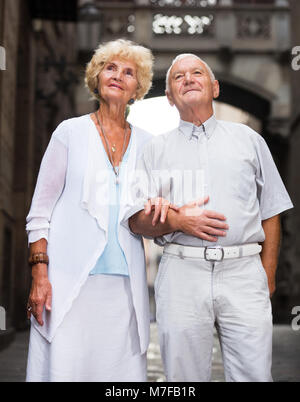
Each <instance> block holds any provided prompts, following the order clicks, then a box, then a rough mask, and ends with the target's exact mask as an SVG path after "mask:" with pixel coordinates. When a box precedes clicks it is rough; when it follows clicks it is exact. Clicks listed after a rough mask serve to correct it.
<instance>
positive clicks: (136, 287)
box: [26, 115, 152, 353]
mask: <svg viewBox="0 0 300 402" xmlns="http://www.w3.org/2000/svg"><path fill="white" fill-rule="evenodd" d="M131 135H132V138H131V141H132V142H131V148H130V153H129V157H128V161H127V163H126V164H124V165H123V169H124V177H126V179H125V182H124V183H123V185H122V194H121V200H122V203H121V206H120V213H119V242H120V245H121V247H122V249H123V251H124V253H125V256H126V260H127V263H128V269H129V275H130V283H131V290H132V297H133V304H134V308H135V312H136V318H137V324H138V331H139V337H140V348H141V353H144V352H146V350H147V347H148V342H149V322H150V320H149V297H148V288H147V281H146V270H145V255H144V248H143V242H142V238H141V237H140V236H136V235H134V234H132V233H131V232H130V230H129V227H128V217H129V216H130V215H132V214H133V213H134V210H135V207H134V205H133V203H132V202H131V200H130V198H131V197H128V194H129V193H128V189H130V186H131V181H130V180H131V179H130V177H131V175H132V173H133V172H134V171H135V168H136V162H137V159H138V158H139V157H140V155H141V152H142V150H143V147H144V145H145V144H146V143H147V142H148V141H149V140H150V139H151V138H152V136H151V134H149V133H146V132H145V131H143V130H141V129H139V128H137V127H132V134H131ZM104 152H105V151H104V148H103V146H102V145H101V138H100V136H99V134H98V131H97V129H96V127H95V125H94V123H93V121H92V120H91V117H90V115H84V116H81V117H77V118H73V119H69V120H65V121H63V122H62V123H61V124H60V125H59V126H58V127H57V129H56V130H55V131H54V133H53V134H52V137H51V139H50V142H49V144H48V147H47V149H46V152H45V154H44V156H43V159H42V162H41V166H40V170H39V174H38V179H37V184H36V188H35V191H34V195H33V199H32V204H31V208H30V211H29V214H28V216H27V218H26V222H27V225H26V231H27V234H28V243H32V242H35V241H37V240H39V239H41V238H46V239H47V240H48V247H47V253H48V255H49V266H48V275H49V280H50V282H51V284H52V289H53V298H52V309H51V312H45V311H44V313H43V319H44V325H43V326H42V327H41V326H40V325H39V324H38V323H37V322H36V320H35V319H34V318H32V324H33V325H34V326H35V328H36V329H37V330H38V331H39V332H40V333H41V335H42V336H44V337H45V338H46V339H47V340H48V341H49V342H51V341H52V339H53V337H54V336H55V331H56V330H57V328H58V326H59V325H60V324H61V323H62V321H63V319H64V316H65V314H66V313H67V312H68V311H69V310H70V308H71V305H72V302H73V300H74V299H75V298H76V296H77V295H78V294H79V292H80V288H81V286H82V285H83V284H84V282H85V280H86V279H87V277H88V275H89V272H90V271H91V269H92V268H93V267H94V265H95V263H96V261H97V259H98V258H99V256H100V255H101V254H102V252H103V250H104V248H105V245H106V243H107V230H108V212H109V210H108V208H109V206H108V202H107V201H108V190H109V188H108V181H107V180H106V169H107V168H106V161H105V154H104ZM139 209H140V207H137V210H139Z"/></svg>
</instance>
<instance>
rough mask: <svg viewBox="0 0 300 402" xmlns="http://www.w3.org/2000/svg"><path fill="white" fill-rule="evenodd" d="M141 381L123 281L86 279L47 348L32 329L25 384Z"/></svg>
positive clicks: (142, 358) (143, 364) (142, 359)
mask: <svg viewBox="0 0 300 402" xmlns="http://www.w3.org/2000/svg"><path fill="white" fill-rule="evenodd" d="M146 380H147V361H146V353H144V354H143V355H141V354H140V343H139V335H138V329H137V322H136V317H135V311H134V307H133V303H132V297H131V290H130V280H129V278H127V277H124V276H119V275H93V276H89V277H88V279H87V280H86V282H85V284H84V285H83V287H82V289H81V291H80V293H79V295H78V297H77V298H76V299H75V300H74V302H73V305H72V308H71V310H70V311H69V312H68V313H67V315H66V317H65V318H64V321H63V322H62V324H61V326H60V327H59V328H58V329H57V333H56V334H55V337H54V339H53V341H52V342H51V343H49V342H48V341H47V340H46V339H45V338H43V337H42V336H41V334H40V333H39V332H38V331H37V330H36V329H35V328H34V326H31V332H30V341H29V352H28V363H27V378H26V381H27V382H32V381H38V382H62V381H64V382H89V381H94V382H95V381H99V382H100V381H101V382H102V381H105V382H111V381H113V382H115V381H116V382H118V381H120V382H128V381H146Z"/></svg>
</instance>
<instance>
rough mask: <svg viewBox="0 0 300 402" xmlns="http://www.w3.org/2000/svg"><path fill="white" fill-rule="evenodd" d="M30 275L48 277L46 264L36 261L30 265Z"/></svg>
mask: <svg viewBox="0 0 300 402" xmlns="http://www.w3.org/2000/svg"><path fill="white" fill-rule="evenodd" d="M31 275H32V277H33V278H34V279H36V278H42V277H47V278H48V266H47V264H45V263H38V264H34V265H32V270H31Z"/></svg>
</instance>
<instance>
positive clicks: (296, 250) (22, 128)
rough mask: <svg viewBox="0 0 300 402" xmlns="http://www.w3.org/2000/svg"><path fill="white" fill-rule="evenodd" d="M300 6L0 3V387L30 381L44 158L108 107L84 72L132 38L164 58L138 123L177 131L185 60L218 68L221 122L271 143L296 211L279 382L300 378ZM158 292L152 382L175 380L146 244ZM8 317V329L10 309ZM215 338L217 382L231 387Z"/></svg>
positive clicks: (176, 1)
mask: <svg viewBox="0 0 300 402" xmlns="http://www.w3.org/2000/svg"><path fill="white" fill-rule="evenodd" d="M299 21H300V1H299V0H0V381H23V380H24V375H25V374H24V373H25V363H26V354H27V342H28V332H26V328H27V325H28V324H27V321H26V316H25V314H24V311H25V308H26V303H27V299H28V294H29V290H30V285H31V274H30V270H29V269H28V264H27V260H28V243H27V236H26V232H25V217H26V216H27V214H28V211H29V207H30V204H31V200H32V195H33V191H34V188H35V185H36V179H37V174H38V171H39V167H40V163H41V159H42V156H43V154H44V152H45V150H46V147H47V145H48V143H49V139H50V137H51V134H52V132H53V131H54V129H55V128H56V127H57V125H58V124H59V123H60V122H61V121H63V120H65V119H68V118H71V117H74V116H80V115H83V114H87V113H91V112H93V111H94V110H96V108H97V106H98V105H97V103H96V102H95V101H93V100H91V99H90V96H89V94H88V92H87V90H86V88H85V87H84V71H85V66H86V63H87V61H89V60H90V58H91V55H92V54H93V51H94V49H95V48H96V47H97V46H98V44H99V43H101V42H105V41H109V40H113V39H117V38H127V39H130V40H133V41H135V42H137V43H139V44H142V45H144V46H147V47H149V48H150V49H151V50H152V52H153V54H154V56H155V65H154V80H153V86H152V89H151V91H150V93H149V94H148V95H147V98H146V99H145V100H143V101H140V102H136V103H135V104H134V105H133V106H131V108H130V113H129V116H128V120H129V122H131V123H132V124H134V125H137V126H139V127H141V128H143V129H144V130H147V131H149V132H151V133H153V134H154V135H159V134H161V133H162V132H164V131H167V130H169V129H171V128H173V127H175V126H176V125H177V122H178V114H177V113H176V111H175V110H174V109H172V108H171V107H170V106H169V105H168V102H167V100H166V97H165V96H164V95H165V93H164V91H165V74H166V70H167V68H168V67H169V66H170V64H171V61H172V60H173V59H174V57H175V56H176V55H177V54H179V53H186V52H191V53H195V54H197V55H199V56H200V57H201V58H203V59H204V60H205V61H207V62H208V64H209V65H210V66H211V67H212V70H213V71H214V73H215V75H216V78H217V79H218V80H219V82H220V88H221V94H220V97H219V98H218V100H217V101H216V102H215V104H214V110H215V115H216V117H217V118H218V119H224V120H231V121H236V122H241V123H245V124H247V125H249V126H250V127H252V128H253V129H255V130H256V131H258V132H259V133H260V134H261V135H262V136H263V137H264V139H265V140H266V142H267V144H268V146H269V148H270V150H271V153H272V156H273V158H274V161H275V163H276V165H277V167H278V170H279V172H280V174H281V177H282V179H283V181H284V184H285V186H286V188H287V190H288V192H289V194H290V196H291V199H292V201H293V203H294V209H293V210H290V211H288V212H287V213H284V214H282V235H283V236H282V245H281V253H280V258H279V265H278V271H277V290H276V293H275V295H274V297H273V298H272V307H273V318H274V324H275V327H274V359H273V361H274V365H273V374H274V380H275V381H299V380H300V339H299V336H300V331H292V330H291V322H292V320H293V314H292V310H293V308H294V307H296V306H300V236H299V227H300V186H299V178H300V175H299V172H300V158H299V153H300V85H299V82H300V24H299ZM145 250H146V259H147V278H148V284H149V291H150V296H151V313H152V320H153V323H152V327H151V331H152V335H151V345H150V349H149V354H148V358H149V365H148V369H149V380H151V381H163V380H164V377H163V370H162V366H161V362H160V355H159V347H158V343H157V333H156V325H155V322H154V317H155V305H154V298H153V284H154V280H155V276H156V274H157V270H158V264H159V261H160V257H161V253H162V250H161V248H159V247H158V246H156V245H155V244H154V243H153V242H152V241H149V240H145ZM299 310H300V307H299ZM2 313H4V314H5V330H4V325H3V319H2V322H1V318H3V317H2V316H1V314H2ZM223 380H224V378H223V369H222V364H221V353H220V350H219V346H218V342H217V338H215V348H214V362H213V381H223Z"/></svg>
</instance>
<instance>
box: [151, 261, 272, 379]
mask: <svg viewBox="0 0 300 402" xmlns="http://www.w3.org/2000/svg"><path fill="white" fill-rule="evenodd" d="M155 299H156V305H157V313H156V315H157V317H156V318H157V324H158V330H159V339H160V348H161V354H162V360H163V364H164V368H165V374H166V377H167V381H199V382H200V381H210V378H211V364H212V350H213V331H214V327H216V329H217V331H218V335H219V340H220V344H221V349H222V356H223V363H224V370H225V378H226V381H251V382H257V381H263V382H268V381H272V376H271V364H272V311H271V303H270V298H269V289H268V281H267V276H266V273H265V270H264V268H263V266H262V264H261V259H260V256H259V254H257V255H254V256H250V257H242V258H235V259H229V260H223V261H221V262H208V261H205V260H203V259H198V258H180V257H178V256H176V255H172V254H167V253H164V254H163V257H162V260H161V263H160V266H159V272H158V274H157V277H156V280H155Z"/></svg>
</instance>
